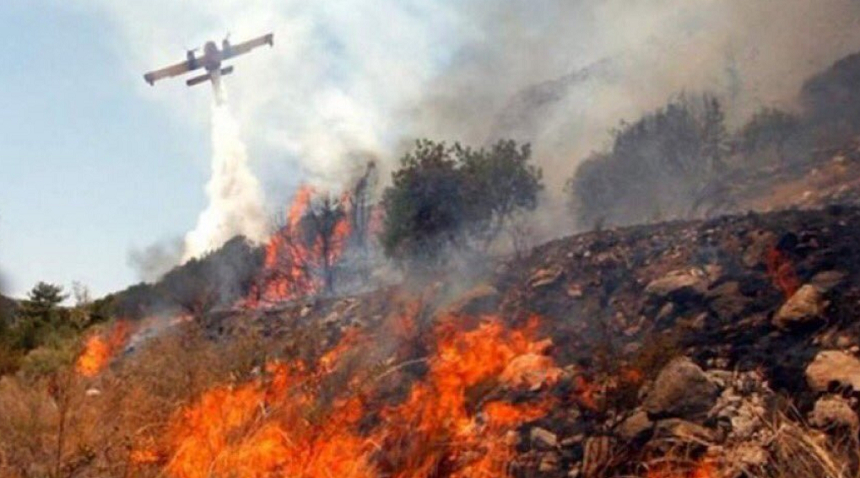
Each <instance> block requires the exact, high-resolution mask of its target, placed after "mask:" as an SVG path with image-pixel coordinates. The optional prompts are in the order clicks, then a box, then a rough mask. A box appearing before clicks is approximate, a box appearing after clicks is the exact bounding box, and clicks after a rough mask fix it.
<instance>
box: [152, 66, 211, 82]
mask: <svg viewBox="0 0 860 478" xmlns="http://www.w3.org/2000/svg"><path fill="white" fill-rule="evenodd" d="M195 63H198V62H195ZM201 66H202V65H200V64H199V63H198V64H197V65H195V66H194V68H189V62H188V61H183V62H182V63H177V64H175V65H171V66H168V67H166V68H162V69H160V70H155V71H150V72H149V73H147V74H145V75H143V79H144V80H146V82H147V83H149V84H150V85H152V84H154V83H155V82H156V81H158V80H161V79H163V78H171V77H174V76H179V75H181V74H183V73H187V72H189V71H191V70H196V69H198V68H200V67H201Z"/></svg>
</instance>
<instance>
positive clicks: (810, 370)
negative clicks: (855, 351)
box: [806, 350, 860, 392]
mask: <svg viewBox="0 0 860 478" xmlns="http://www.w3.org/2000/svg"><path fill="white" fill-rule="evenodd" d="M806 382H807V383H808V384H809V387H810V388H811V389H812V390H814V391H816V392H824V391H827V390H828V389H829V388H830V387H831V386H838V387H840V388H851V389H853V390H855V391H860V360H857V358H856V357H854V356H852V355H848V354H847V353H845V352H840V351H838V350H825V351H823V352H819V353H818V355H816V356H815V360H813V361H812V363H810V364H809V366H808V367H806Z"/></svg>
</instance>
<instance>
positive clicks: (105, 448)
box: [0, 324, 272, 478]
mask: <svg viewBox="0 0 860 478" xmlns="http://www.w3.org/2000/svg"><path fill="white" fill-rule="evenodd" d="M271 351H272V347H271V344H267V343H266V342H265V341H264V340H261V339H260V338H259V337H251V336H248V337H237V338H232V339H231V340H230V341H229V343H226V344H222V343H218V342H214V341H211V340H208V339H206V338H205V337H204V336H203V331H202V330H201V329H199V328H197V327H196V326H195V325H194V324H185V325H183V326H182V327H181V328H180V329H179V330H172V331H170V333H168V334H165V335H164V336H162V337H158V338H155V339H151V340H150V341H149V342H148V343H147V344H146V345H145V346H144V347H141V348H139V350H137V351H135V352H134V353H132V354H130V355H127V356H125V357H122V358H121V359H120V360H117V361H115V363H114V365H113V366H111V367H110V368H109V369H107V370H105V371H104V372H102V373H101V374H100V375H99V376H97V377H95V378H92V379H87V378H85V377H82V376H80V375H78V374H76V373H75V372H74V370H73V366H72V364H67V365H63V366H59V367H57V368H56V369H54V370H52V371H51V372H50V373H47V374H41V375H40V374H33V373H27V374H25V373H19V374H17V375H15V376H5V377H3V378H2V379H0V478H19V477H52V478H72V477H78V476H81V477H83V476H144V477H145V476H156V475H157V474H158V470H157V467H151V469H147V468H145V467H138V466H136V465H134V463H132V461H131V459H130V453H131V450H132V449H134V448H136V447H139V446H141V445H148V444H153V443H157V442H158V441H160V440H162V439H163V438H164V435H165V433H164V432H165V427H166V425H167V422H168V420H169V418H170V416H171V414H173V413H174V412H175V411H176V410H177V409H178V408H179V407H181V406H182V405H183V404H185V403H188V402H189V401H190V400H192V399H193V397H195V396H196V395H198V394H200V393H201V392H202V391H203V390H206V389H207V388H209V387H211V386H212V385H213V384H215V383H224V382H229V381H231V380H237V379H239V378H240V377H242V376H245V375H247V374H248V373H249V372H250V370H251V369H252V368H253V367H254V366H255V365H256V364H258V363H263V362H264V361H265V355H266V354H267V353H269V352H271Z"/></svg>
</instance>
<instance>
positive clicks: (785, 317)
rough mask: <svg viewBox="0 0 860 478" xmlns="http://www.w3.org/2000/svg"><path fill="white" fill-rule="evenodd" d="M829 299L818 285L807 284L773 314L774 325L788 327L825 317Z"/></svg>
mask: <svg viewBox="0 0 860 478" xmlns="http://www.w3.org/2000/svg"><path fill="white" fill-rule="evenodd" d="M826 308H827V301H826V300H825V298H824V293H823V292H822V291H821V289H820V288H819V287H817V286H814V285H812V284H805V285H803V286H802V287H801V288H800V289H797V292H795V293H794V295H792V296H791V297H789V299H788V300H787V301H785V304H783V305H782V307H780V308H779V310H778V311H777V312H776V314H774V316H773V325H775V326H777V327H779V328H781V329H787V328H790V327H794V326H799V325H804V324H808V323H810V322H815V321H818V320H819V319H821V318H823V317H824V310H825V309H826Z"/></svg>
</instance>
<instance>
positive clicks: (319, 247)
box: [301, 194, 349, 294]
mask: <svg viewBox="0 0 860 478" xmlns="http://www.w3.org/2000/svg"><path fill="white" fill-rule="evenodd" d="M345 218H346V212H345V209H344V206H343V203H342V202H341V201H339V200H337V199H332V197H331V195H329V194H325V195H324V196H323V197H322V198H321V199H320V200H318V201H317V202H316V204H311V206H310V207H309V208H308V210H307V212H305V215H304V217H302V227H301V229H302V233H303V234H304V238H303V239H304V242H305V247H307V248H308V249H309V250H315V251H316V252H317V254H316V257H312V258H311V259H314V260H315V261H317V262H318V264H316V266H317V267H318V269H319V270H320V275H322V279H323V288H324V290H325V292H326V293H329V294H330V293H332V292H334V264H333V262H334V260H335V259H336V255H337V254H338V253H339V251H340V250H341V249H342V248H343V242H344V240H345V238H346V236H347V233H348V228H349V225H348V223H347V222H346V221H345Z"/></svg>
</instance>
